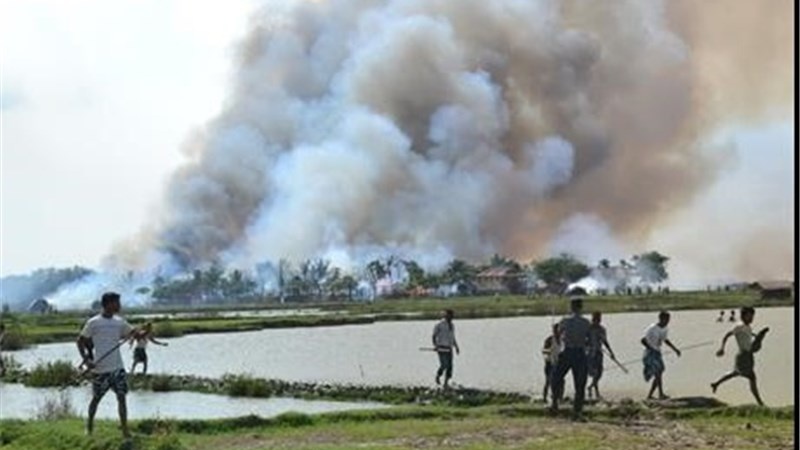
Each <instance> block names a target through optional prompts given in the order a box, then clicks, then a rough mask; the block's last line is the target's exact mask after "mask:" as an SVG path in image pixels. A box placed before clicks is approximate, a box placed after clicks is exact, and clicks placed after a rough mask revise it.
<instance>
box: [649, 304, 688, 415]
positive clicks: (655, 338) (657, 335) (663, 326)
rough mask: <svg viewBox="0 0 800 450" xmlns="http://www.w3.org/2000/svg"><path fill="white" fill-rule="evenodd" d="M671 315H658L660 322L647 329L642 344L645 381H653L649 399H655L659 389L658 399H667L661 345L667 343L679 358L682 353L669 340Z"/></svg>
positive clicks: (663, 312)
mask: <svg viewBox="0 0 800 450" xmlns="http://www.w3.org/2000/svg"><path fill="white" fill-rule="evenodd" d="M669 319H670V315H669V312H667V311H661V312H660V313H658V322H656V323H654V324H652V325H650V326H649V327H647V329H646V330H645V333H644V337H643V338H642V340H641V342H642V345H643V346H644V357H643V361H642V362H643V365H644V380H645V381H650V379H651V378H652V379H653V384H652V385H651V386H650V393H648V394H647V399H648V400H650V399H652V398H653V393H654V392H655V391H656V389H658V398H659V399H660V400H664V399H666V398H669V397H667V396H666V395H664V388H663V381H662V375H663V373H664V359H663V358H662V356H661V344H664V343H666V344H667V345H668V346H669V347H670V348H671V349H672V350H674V351H675V354H677V355H678V356H679V357H680V356H681V351H680V350H678V349H677V348H676V347H675V346H674V345H672V342H670V340H669V339H667V325H668V324H669Z"/></svg>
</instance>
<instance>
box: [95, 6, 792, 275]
mask: <svg viewBox="0 0 800 450" xmlns="http://www.w3.org/2000/svg"><path fill="white" fill-rule="evenodd" d="M722 3H723V2H721V1H704V2H696V1H688V0H686V1H674V2H669V3H667V2H663V1H658V0H619V1H614V2H588V1H579V0H573V1H567V2H563V1H553V0H540V1H517V0H497V1H491V2H487V1H482V0H460V1H445V0H385V1H377V0H328V1H313V2H312V1H295V2H280V5H277V4H268V5H267V6H265V7H264V9H263V10H261V11H260V12H259V13H257V14H256V15H255V16H254V17H253V18H252V22H251V24H252V28H251V29H250V31H249V32H248V34H247V37H246V38H245V39H244V41H243V42H242V43H241V44H240V46H239V52H238V58H237V64H238V66H237V71H236V76H235V79H234V80H233V86H232V94H231V96H230V98H229V99H228V101H227V102H226V105H225V107H224V108H223V112H222V113H221V114H220V115H219V116H218V117H216V118H214V119H213V120H211V121H210V122H209V123H208V124H207V125H206V126H205V127H204V128H203V129H201V130H198V131H197V132H196V133H195V135H193V136H192V138H191V139H190V140H189V141H188V142H187V144H186V147H185V148H184V151H185V154H186V157H187V162H186V164H185V165H184V166H183V167H182V168H181V169H180V170H178V171H177V172H176V173H175V174H174V176H173V177H172V178H171V180H170V182H169V185H168V186H167V189H166V195H165V198H164V202H163V206H162V211H161V213H160V214H159V218H158V220H157V221H155V222H153V223H151V224H149V225H148V226H147V227H146V228H145V229H143V230H142V232H141V233H140V235H138V236H135V237H134V238H132V239H131V240H130V241H129V242H126V243H123V244H120V245H118V246H117V248H116V249H115V250H114V251H113V255H112V257H111V260H110V262H111V265H112V266H117V267H124V268H143V267H153V266H155V265H158V266H159V267H161V268H162V270H167V269H164V268H172V269H174V270H186V269H191V268H194V267H198V266H203V265H207V264H209V263H210V262H212V261H216V262H220V263H223V264H225V265H229V266H234V267H236V266H238V267H253V266H254V265H255V264H256V263H258V262H260V261H264V260H273V261H276V260H278V259H279V258H288V259H289V260H295V261H296V260H300V259H305V258H311V257H320V256H323V257H330V258H331V259H332V260H334V261H335V262H340V263H341V264H344V265H347V264H351V265H354V264H356V263H357V262H359V261H363V260H364V258H370V257H374V256H375V255H378V254H380V253H382V252H395V253H400V254H402V255H406V256H409V257H415V258H418V259H420V260H422V261H423V263H424V265H427V266H434V265H441V264H442V263H443V262H445V261H446V260H447V259H449V258H453V257H458V258H464V259H471V260H474V259H483V258H485V257H487V256H488V255H491V254H492V253H495V252H497V253H501V254H505V255H508V256H511V257H515V258H519V259H523V260H529V259H530V258H533V257H541V256H546V255H547V253H548V251H549V250H551V249H552V248H555V247H558V248H563V247H565V245H562V243H561V242H562V241H563V234H564V233H565V231H564V230H567V231H568V232H569V233H571V234H572V235H573V236H574V237H573V239H572V242H579V243H581V244H585V245H586V246H591V245H592V244H593V242H592V239H591V237H592V236H600V237H601V238H602V240H603V245H604V246H605V248H611V249H612V250H615V251H616V249H619V248H626V249H628V248H636V246H637V245H638V244H639V243H641V242H645V240H646V238H647V236H648V235H649V234H650V233H651V232H652V231H653V230H654V229H655V228H657V227H658V226H659V223H661V221H662V220H664V218H666V217H668V216H670V215H671V214H673V213H674V212H675V211H676V210H679V209H680V208H681V207H683V206H684V205H686V204H687V203H688V202H689V201H690V200H691V199H693V198H694V197H695V196H696V194H697V193H698V192H701V191H702V190H703V188H705V187H706V186H708V185H709V184H710V183H712V182H713V181H714V179H715V178H716V176H717V175H718V172H719V170H720V167H724V166H722V165H721V164H720V162H721V161H720V156H719V154H718V153H716V154H715V153H714V152H710V151H707V150H708V149H707V148H705V147H704V144H703V142H705V141H704V138H705V137H707V136H708V135H709V134H711V133H713V131H714V129H715V127H717V126H719V125H720V124H723V123H725V122H726V121H728V120H738V121H744V120H748V121H749V120H757V119H766V118H769V117H774V115H775V114H780V111H783V110H781V109H780V108H778V109H777V111H778V113H776V107H782V105H783V103H781V102H785V101H786V100H785V99H786V98H789V97H788V96H787V97H783V96H784V95H785V94H788V93H789V92H791V87H790V86H791V69H790V68H789V67H791V65H790V64H788V63H786V62H785V61H790V60H791V59H790V58H791V42H792V41H791V40H790V37H786V36H784V34H785V33H789V32H790V30H791V17H793V15H792V14H791V12H792V11H791V5H788V4H787V2H778V3H774V4H773V3H770V4H769V5H765V4H761V3H760V2H748V1H737V2H729V1H725V2H724V6H723V5H722ZM733 3H735V4H733ZM786 10H788V12H787V11H786ZM787 36H789V35H788V34H787ZM784 38H786V39H784ZM745 41H746V42H745ZM740 44H746V45H740ZM787 55H789V59H788V60H785V59H784V58H786V57H787ZM715 155H716V156H715ZM587 228H588V229H590V230H589V231H585V230H586V229H587ZM592 228H595V229H596V230H595V231H591V229H592ZM570 230H571V231H570ZM576 230H577V231H576ZM581 230H584V231H581ZM607 236H612V237H610V238H609V237H607ZM614 239H616V240H618V241H619V242H624V243H625V245H622V244H618V243H616V242H615V241H614ZM572 248H574V246H573V247H572ZM592 256H599V254H597V255H595V253H592ZM607 256H610V257H614V255H607ZM590 262H596V261H590Z"/></svg>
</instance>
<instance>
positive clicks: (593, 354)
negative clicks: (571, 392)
mask: <svg viewBox="0 0 800 450" xmlns="http://www.w3.org/2000/svg"><path fill="white" fill-rule="evenodd" d="M602 320H603V315H602V313H600V311H594V312H593V313H592V324H591V325H590V326H589V349H588V351H587V354H586V358H587V369H588V371H587V372H588V375H589V377H591V379H592V382H591V383H590V384H589V388H588V392H587V395H588V396H589V397H591V396H592V389H594V396H595V398H596V399H599V398H600V388H599V387H598V385H597V384H598V383H599V382H600V378H601V377H602V376H603V346H605V348H606V349H607V350H608V356H609V357H610V358H611V359H612V360H613V361H614V362H616V361H617V358H616V357H615V356H614V350H611V345H610V344H609V343H608V338H607V334H606V328H605V327H604V326H603V325H601V324H600V323H601V322H602ZM617 364H619V363H617ZM620 367H621V368H622V369H623V370H624V369H625V368H624V367H623V366H620Z"/></svg>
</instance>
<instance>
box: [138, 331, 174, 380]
mask: <svg viewBox="0 0 800 450" xmlns="http://www.w3.org/2000/svg"><path fill="white" fill-rule="evenodd" d="M148 341H149V342H152V343H153V344H156V345H162V346H164V347H166V346H167V345H169V344H167V343H166V342H161V341H158V340H156V338H155V337H154V336H153V324H152V323H150V322H147V323H146V324H145V325H144V329H142V331H141V332H139V333H135V334H134V335H133V339H131V341H130V345H133V343H134V342H135V343H136V347H135V348H134V349H133V364H132V365H131V375H133V372H134V370H135V369H136V365H137V364H139V363H142V364H143V365H144V370H142V375H147V350H146V349H147V342H148Z"/></svg>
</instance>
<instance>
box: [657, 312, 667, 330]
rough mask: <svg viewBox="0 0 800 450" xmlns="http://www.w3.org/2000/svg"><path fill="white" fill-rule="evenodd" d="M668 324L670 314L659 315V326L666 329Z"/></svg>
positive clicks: (661, 313) (662, 313)
mask: <svg viewBox="0 0 800 450" xmlns="http://www.w3.org/2000/svg"><path fill="white" fill-rule="evenodd" d="M667 324H669V312H668V311H661V312H660V313H658V326H660V327H661V328H664V327H665V326H667Z"/></svg>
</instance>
